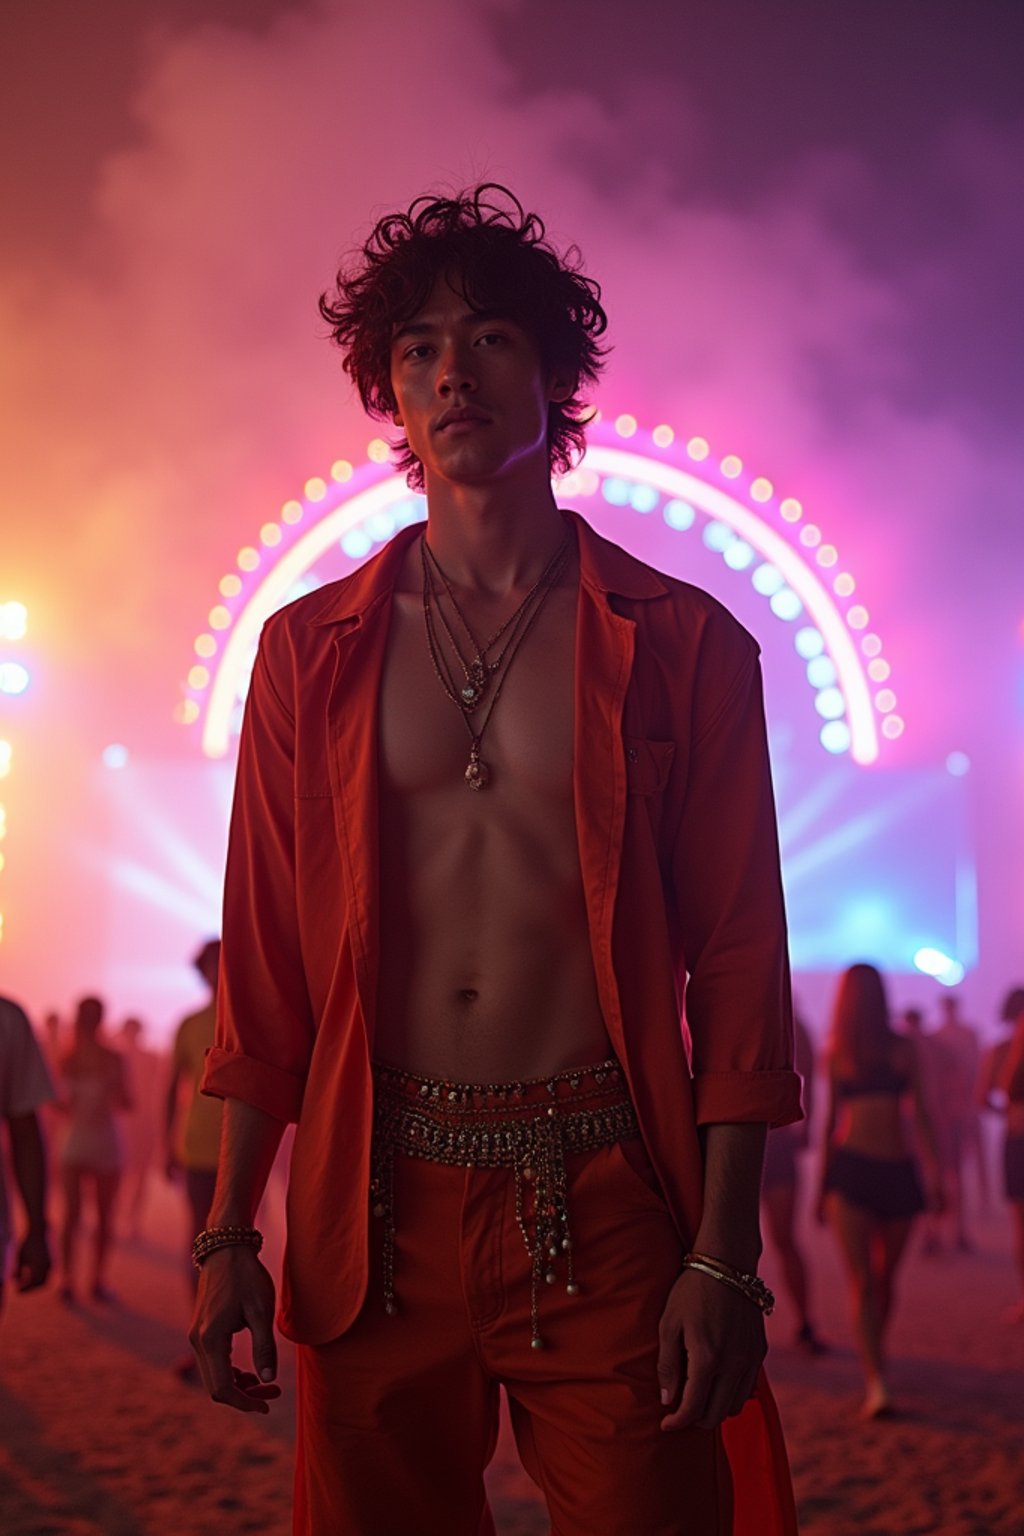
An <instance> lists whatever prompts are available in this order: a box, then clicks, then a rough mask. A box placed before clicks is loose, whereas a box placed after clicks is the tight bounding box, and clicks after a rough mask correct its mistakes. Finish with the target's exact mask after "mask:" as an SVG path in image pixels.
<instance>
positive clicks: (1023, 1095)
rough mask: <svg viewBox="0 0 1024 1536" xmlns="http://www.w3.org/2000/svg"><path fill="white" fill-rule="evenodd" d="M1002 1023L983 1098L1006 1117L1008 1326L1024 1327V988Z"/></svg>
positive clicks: (984, 1076)
mask: <svg viewBox="0 0 1024 1536" xmlns="http://www.w3.org/2000/svg"><path fill="white" fill-rule="evenodd" d="M1002 1022H1003V1023H1004V1024H1009V1025H1011V1027H1012V1030H1013V1033H1012V1034H1011V1035H1010V1036H1009V1037H1008V1038H1007V1039H1005V1040H1000V1041H999V1042H998V1043H997V1044H996V1045H994V1046H992V1048H991V1050H989V1051H988V1052H987V1053H986V1055H985V1058H984V1060H983V1062H982V1064H981V1083H980V1094H979V1096H980V1098H981V1102H982V1104H983V1105H984V1107H985V1108H986V1109H994V1110H997V1111H998V1112H999V1113H1001V1114H1005V1116H1006V1138H1005V1140H1004V1142H1003V1179H1004V1190H1005V1194H1006V1198H1007V1200H1008V1201H1009V1202H1010V1211H1011V1213H1012V1216H1013V1237H1014V1257H1015V1259H1016V1261H1017V1269H1018V1272H1019V1275H1020V1290H1021V1299H1020V1301H1018V1302H1017V1304H1016V1305H1015V1306H1013V1307H1011V1308H1010V1310H1009V1312H1008V1313H1007V1314H1006V1318H1007V1322H1012V1323H1024V987H1014V989H1013V991H1012V992H1010V993H1009V994H1008V995H1007V998H1006V1001H1005V1002H1004V1004H1003V1007H1002Z"/></svg>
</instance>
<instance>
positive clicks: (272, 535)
mask: <svg viewBox="0 0 1024 1536" xmlns="http://www.w3.org/2000/svg"><path fill="white" fill-rule="evenodd" d="M282 537H283V535H282V533H281V530H280V528H279V527H278V525H277V523H264V524H263V527H262V528H261V529H260V543H261V544H266V545H268V546H271V545H274V544H280V542H281V539H282Z"/></svg>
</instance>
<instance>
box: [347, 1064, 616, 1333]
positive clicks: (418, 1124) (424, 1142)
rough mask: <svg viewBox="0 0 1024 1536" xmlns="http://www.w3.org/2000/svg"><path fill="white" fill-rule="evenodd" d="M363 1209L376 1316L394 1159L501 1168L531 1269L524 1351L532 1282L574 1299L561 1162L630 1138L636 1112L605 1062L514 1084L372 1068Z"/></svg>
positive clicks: (390, 1279) (390, 1228)
mask: <svg viewBox="0 0 1024 1536" xmlns="http://www.w3.org/2000/svg"><path fill="white" fill-rule="evenodd" d="M373 1082H374V1114H373V1149H372V1158H371V1174H370V1197H371V1209H372V1211H373V1215H374V1217H375V1218H376V1219H377V1220H378V1221H380V1222H381V1223H382V1227H383V1234H382V1235H383V1277H384V1310H385V1311H386V1312H387V1313H388V1314H389V1316H393V1315H394V1314H395V1313H396V1312H397V1311H398V1302H397V1299H396V1294H395V1198H394V1160H395V1156H396V1155H401V1156H403V1157H419V1158H423V1159H424V1160H425V1161H427V1162H431V1163H441V1164H443V1165H444V1166H445V1167H449V1168H510V1169H511V1170H512V1174H513V1179H514V1185H515V1216H516V1224H517V1226H518V1227H519V1230H520V1232H521V1233H522V1236H523V1242H524V1243H525V1245H526V1251H527V1254H528V1255H529V1257H530V1262H531V1284H530V1344H531V1347H532V1348H533V1349H543V1348H544V1341H543V1339H542V1338H541V1335H540V1330H539V1325H538V1294H539V1289H540V1282H541V1279H542V1278H543V1280H544V1281H545V1282H546V1283H547V1284H548V1285H554V1284H555V1283H556V1282H557V1280H558V1270H557V1268H556V1266H557V1265H558V1264H563V1265H564V1274H565V1289H566V1292H567V1294H568V1295H569V1296H578V1295H579V1293H580V1287H579V1282H578V1280H577V1278H576V1274H575V1270H574V1266H573V1244H572V1233H571V1230H570V1223H569V1195H568V1181H567V1178H566V1171H565V1159H566V1157H567V1156H570V1155H572V1154H573V1153H579V1152H590V1151H596V1149H597V1148H598V1147H607V1146H611V1145H612V1144H613V1143H614V1142H617V1141H625V1140H627V1139H628V1138H629V1137H631V1136H637V1135H639V1126H638V1125H637V1119H636V1111H635V1110H634V1108H633V1104H632V1101H631V1100H630V1098H629V1095H628V1093H627V1091H626V1087H625V1083H624V1080H623V1075H622V1069H621V1067H620V1066H619V1064H618V1062H617V1061H615V1060H611V1061H602V1062H599V1063H598V1065H597V1066H593V1067H579V1068H575V1069H573V1070H571V1071H568V1072H558V1073H556V1074H555V1075H554V1076H553V1077H541V1078H530V1079H526V1080H524V1081H522V1082H515V1083H451V1082H446V1081H444V1080H442V1079H438V1078H429V1077H416V1076H414V1075H413V1074H412V1073H409V1072H401V1071H398V1070H396V1069H395V1068H393V1067H384V1066H379V1065H375V1066H374V1069H373Z"/></svg>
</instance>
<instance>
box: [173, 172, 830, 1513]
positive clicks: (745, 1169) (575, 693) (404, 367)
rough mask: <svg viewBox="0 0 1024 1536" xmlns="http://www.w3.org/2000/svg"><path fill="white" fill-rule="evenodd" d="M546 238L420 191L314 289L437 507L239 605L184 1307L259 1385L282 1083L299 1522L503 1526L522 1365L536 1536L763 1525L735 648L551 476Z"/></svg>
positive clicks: (561, 395) (557, 266)
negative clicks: (231, 798)
mask: <svg viewBox="0 0 1024 1536" xmlns="http://www.w3.org/2000/svg"><path fill="white" fill-rule="evenodd" d="M543 237H544V230H543V226H542V225H541V224H540V221H539V220H538V219H537V218H536V217H535V216H533V215H525V214H524V213H523V211H522V209H521V208H520V206H519V204H518V203H517V202H516V201H515V199H514V198H512V197H511V195H510V194H507V193H505V192H504V191H503V189H500V188H487V187H482V188H478V189H477V190H476V191H475V192H474V193H471V194H468V195H466V196H463V197H456V198H452V199H437V200H430V199H421V200H419V201H418V202H417V203H414V204H413V205H412V207H411V208H410V210H409V211H408V212H407V213H400V214H395V215H392V216H389V217H388V218H385V219H382V220H381V221H380V223H379V224H378V225H377V227H376V229H375V230H374V232H373V235H372V236H371V238H370V240H369V241H368V243H367V245H366V247H365V248H364V250H363V253H362V256H361V258H360V259H359V261H358V263H357V264H356V265H355V266H354V268H353V269H352V270H351V271H349V272H347V273H345V272H343V273H341V274H339V283H338V291H337V293H336V295H335V296H334V298H333V299H331V300H328V299H326V298H324V299H323V300H322V301H321V309H322V312H323V314H324V316H325V317H326V318H327V319H328V320H329V321H330V323H331V325H332V328H333V332H334V336H335V339H336V340H337V341H338V342H339V344H340V345H341V347H342V349H343V352H344V357H345V365H346V367H347V369H348V371H349V372H350V374H351V375H352V377H353V378H354V380H355V382H356V384H357V386H358V388H359V390H360V394H361V396H362V399H363V401H364V403H365V404H366V406H367V407H368V409H369V410H370V411H371V413H372V414H374V415H375V416H378V417H383V418H385V419H389V420H390V421H392V422H393V424H394V425H395V427H396V428H398V429H399V430H400V432H401V433H402V434H403V440H402V443H401V444H400V445H399V453H400V458H399V463H400V465H401V467H403V468H404V469H405V470H406V471H407V474H408V477H409V480H410V483H411V484H413V485H422V486H423V487H425V490H426V495H427V507H428V518H427V527H426V531H425V532H424V531H423V529H422V528H419V527H416V528H412V529H408V530H406V531H405V532H403V533H400V534H398V535H397V536H396V537H395V538H394V539H393V540H392V541H391V543H390V544H389V545H388V546H387V548H386V549H385V550H384V551H382V553H381V554H380V555H379V556H378V557H377V558H376V559H374V560H372V561H370V562H369V563H368V564H367V565H365V566H364V567H362V569H360V570H359V571H357V572H355V573H354V574H353V575H352V576H350V577H348V578H346V579H345V580H343V581H341V582H339V583H338V584H336V585H335V586H333V587H332V588H330V589H329V590H328V591H326V592H324V591H322V590H321V591H320V592H318V593H317V594H316V595H315V596H313V597H310V598H306V599H303V600H302V601H300V602H299V603H297V604H293V605H291V606H290V607H289V608H288V609H286V610H284V611H283V612H282V613H279V614H277V615H276V616H275V617H274V618H273V619H272V620H271V621H270V622H269V624H268V625H267V627H266V629H265V631H264V636H263V639H262V642H261V646H260V653H259V657H258V660H257V663H256V667H255V671H254V674H253V681H252V688H251V692H250V696H249V702H248V710H247V721H246V725H245V729H244V731H243V738H242V744H241V748H240V759H239V776H238V788H237V794H236V802H235V809H234V815H233V824H232V832H231V843H230V852H229V857H228V871H227V883H226V895H225V920H224V934H223V939H224V948H223V957H222V961H223V963H222V973H221V992H220V1009H219V1022H218V1044H217V1047H216V1048H215V1049H214V1051H213V1052H212V1053H211V1056H210V1058H209V1062H208V1066H207V1073H206V1078H205V1086H206V1089H207V1091H209V1092H212V1093H215V1094H219V1095H221V1096H223V1097H224V1098H225V1099H226V1100H227V1104H226V1109H225V1133H224V1141H223V1146H222V1153H221V1166H220V1173H219V1178H218V1184H217V1191H216V1194H215V1197H214V1205H213V1209H212V1212H211V1218H210V1220H211V1230H210V1231H209V1232H207V1233H204V1234H201V1236H200V1239H199V1240H198V1242H197V1259H198V1261H199V1262H200V1263H201V1264H202V1273H201V1280H200V1290H199V1300H198V1306H197V1313H196V1319H195V1323H194V1328H193V1339H194V1342H195V1344H196V1348H197V1351H198V1354H199V1358H200V1364H201V1368H202V1371H203V1375H204V1378H205V1380H206V1383H207V1385H208V1387H209V1389H210V1391H211V1394H212V1395H213V1397H214V1398H215V1399H217V1400H218V1401H221V1402H225V1403H228V1404H230V1405H232V1406H234V1407H236V1408H239V1409H243V1410H249V1411H252V1410H257V1411H266V1407H267V1403H266V1399H267V1398H268V1397H269V1396H272V1395H274V1394H275V1391H276V1389H275V1388H274V1386H273V1384H272V1379H273V1376H274V1374H275V1370H276V1362H275V1352H274V1342H273V1333H272V1307H273V1286H272V1282H271V1280H270V1277H269V1275H268V1274H267V1272H266V1270H265V1269H263V1268H262V1267H261V1265H260V1264H259V1262H258V1260H257V1258H256V1252H255V1248H256V1245H257V1244H258V1241H259V1239H258V1235H256V1234H254V1233H253V1231H252V1228H251V1225H250V1224H251V1222H252V1220H253V1215H254V1211H255V1208H256V1202H257V1200H258V1198H259V1194H260V1191H261V1189H262V1186H263V1182H264V1180H265V1178H266V1174H267V1171H268V1169H269V1167H270V1164H271V1161H272V1159H273V1156H274V1151H275V1148H276V1146H277V1144H278V1141H279V1138H280V1135H281V1131H282V1128H283V1125H284V1123H285V1122H286V1121H288V1120H297V1122H298V1125H297V1130H296V1139H295V1149H294V1154H293V1159H292V1168H291V1182H290V1188H289V1239H288V1251H287V1257H286V1260H285V1273H284V1282H283V1288H282V1297H281V1310H280V1324H281V1327H282V1330H283V1331H284V1332H285V1333H286V1334H287V1335H288V1336H289V1337H290V1338H293V1339H295V1340H296V1342H297V1343H298V1345H299V1350H298V1362H299V1409H298V1413H299V1436H298V1472H297V1478H296V1511H295V1530H296V1531H297V1532H316V1533H325V1536H326V1533H327V1532H330V1533H332V1536H336V1533H352V1536H355V1533H357V1532H358V1533H361V1536H365V1533H368V1532H373V1533H374V1536H390V1533H398V1532H408V1531H415V1532H416V1533H417V1536H478V1533H486V1532H492V1531H493V1529H494V1527H493V1524H492V1521H491V1517H490V1512H489V1510H488V1508H487V1501H486V1496H485V1492H484V1485H483V1469H484V1466H485V1464H486V1462H487V1460H488V1458H489V1456H490V1454H491V1452H492V1450H493V1447H494V1436H495V1432H496V1422H497V1399H498V1387H499V1384H501V1383H503V1384H504V1385H505V1387H506V1389H507V1392H508V1397H509V1402H510V1408H511V1413H512V1419H513V1425H514V1428H515V1433H516V1438H517V1442H518V1446H519V1450H520V1453H521V1455H522V1458H523V1461H524V1463H525V1465H526V1467H527V1469H528V1470H529V1472H530V1473H531V1475H532V1476H533V1477H534V1479H535V1480H536V1481H537V1482H538V1484H539V1485H540V1487H541V1488H542V1490H543V1492H544V1495H545V1498H546V1500H547V1503H548V1506H549V1508H550V1511H551V1518H552V1526H553V1529H554V1530H556V1531H557V1532H559V1536H638V1533H641V1532H642V1533H644V1536H681V1533H682V1532H684V1531H685V1532H686V1533H688V1536H711V1533H715V1536H719V1533H724V1532H728V1531H732V1530H733V1529H734V1528H735V1530H736V1531H744V1530H746V1531H750V1532H754V1531H757V1532H758V1533H759V1536H768V1533H772V1532H784V1531H789V1530H792V1529H795V1526H794V1525H793V1523H792V1501H791V1496H790V1492H789V1485H788V1474H787V1472H786V1467H785V1456H784V1451H783V1449H782V1445H781V1438H780V1436H779V1433H778V1426H777V1420H776V1419H775V1418H774V1416H773V1409H772V1405H771V1399H770V1397H769V1396H768V1394H767V1389H766V1388H765V1387H764V1384H763V1377H762V1376H761V1374H760V1366H761V1362H762V1359H763V1356H764V1352H765V1340H764V1327H763V1319H762V1307H763V1306H764V1305H765V1304H766V1302H767V1299H768V1298H767V1293H766V1292H765V1289H764V1288H763V1286H762V1285H761V1283H760V1282H759V1281H757V1280H755V1279H753V1278H752V1277H753V1275H754V1272H755V1270H756V1265H757V1260H758V1256H759V1253H760V1238H759V1233H758V1219H757V1212H758V1183H759V1176H760V1166H761V1158H762V1154H763V1147H764V1139H765V1128H766V1126H767V1125H768V1124H770V1123H784V1122H787V1121H790V1120H793V1119H796V1118H798V1117H799V1112H800V1111H799V1079H798V1078H797V1076H796V1074H795V1073H794V1072H793V1070H792V1056H791V1022H790V1002H789V988H788V975H787V961H786V939H785V926H784V918H783V908H782V896H781V887H780V880H779V868H778V854H777V847H776V834H775V823H774V813H773V805H772V793H771V785H770V778H769V772H768V762H767V754H766V748H765V732H764V720H763V712H762V706H761V693H760V679H759V669H758V660H757V647H756V645H755V643H754V642H753V640H751V638H750V637H749V636H748V635H747V634H746V633H745V632H744V631H743V630H742V629H741V628H740V627H739V625H738V624H736V623H735V621H734V620H733V619H732V618H731V617H730V616H729V615H728V614H727V613H726V612H725V611H724V610H723V609H722V608H721V607H720V606H719V605H718V604H717V603H716V602H715V601H714V600H713V599H711V598H710V597H708V596H706V595H705V594H704V593H702V592H698V591H697V590H695V589H694V588H691V587H688V586H686V585H684V584H683V583H681V582H678V581H674V580H672V579H671V578H669V577H665V576H661V575H659V574H658V573H657V572H655V571H653V570H651V569H650V568H648V567H646V566H644V565H641V564H640V563H639V562H638V561H636V560H634V559H632V558H631V557H630V556H629V555H627V554H625V553H624V552H623V551H622V550H620V549H618V548H617V547H616V546H614V545H612V544H609V543H607V542H606V541H605V540H603V539H600V538H598V537H597V535H596V534H594V533H593V532H592V531H591V530H590V529H589V528H588V526H587V525H586V524H585V523H584V522H583V521H582V519H580V518H578V517H574V516H572V515H571V514H567V513H565V512H562V511H560V510H559V508H558V507H557V506H556V504H555V501H554V499H553V496H552V491H551V475H552V471H555V472H559V471H562V470H564V469H565V468H567V467H568V464H569V463H570V462H571V458H572V455H573V452H574V450H575V449H578V448H579V447H580V446H582V442H583V435H584V421H585V417H584V414H583V407H582V404H581V400H580V391H581V389H582V388H584V387H585V386H586V385H587V384H588V383H592V382H593V381H594V380H595V378H596V376H597V373H598V371H599V367H600V359H601V349H600V347H599V344H598V342H599V337H600V336H601V334H602V333H603V331H604V328H605V316H604V312H603V310H602V309H601V306H600V302H599V298H600V294H599V290H598V289H597V286H596V284H594V283H593V282H592V281H590V280H589V279H587V278H584V277H583V276H581V275H580V273H579V271H578V270H577V269H576V268H575V267H574V266H573V265H572V264H571V263H570V262H567V261H566V260H563V259H561V258H559V256H558V255H557V254H556V253H555V252H554V251H553V250H552V249H551V247H550V246H549V245H548V244H547V243H546V242H545V241H544V238H543ZM687 975H688V981H686V978H687ZM684 981H686V1030H685V1034H684V1030H683V1028H682V1027H681V1010H682V1000H683V987H684ZM245 1328H247V1329H249V1330H250V1331H251V1333H252V1336H253V1347H254V1358H255V1365H256V1370H257V1373H258V1376H257V1375H254V1374H248V1375H247V1374H242V1373H238V1372H234V1373H233V1372H232V1369H231V1365H230V1347H231V1336H232V1334H234V1333H235V1332H238V1331H239V1330H241V1329H245ZM752 1394H753V1396H752ZM737 1415H738V1417H735V1416H737ZM734 1504H735V1507H736V1522H735V1527H734V1525H733V1506H734Z"/></svg>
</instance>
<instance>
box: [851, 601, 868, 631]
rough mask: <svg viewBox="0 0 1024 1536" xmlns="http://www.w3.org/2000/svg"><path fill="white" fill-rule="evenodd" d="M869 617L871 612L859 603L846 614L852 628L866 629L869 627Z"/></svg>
mask: <svg viewBox="0 0 1024 1536" xmlns="http://www.w3.org/2000/svg"><path fill="white" fill-rule="evenodd" d="M868 618H869V614H868V611H867V609H866V608H861V607H860V606H859V604H858V606H857V607H856V608H851V609H850V611H849V613H848V614H847V615H846V622H847V624H849V626H850V628H851V629H865V628H866V627H867V622H868Z"/></svg>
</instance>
